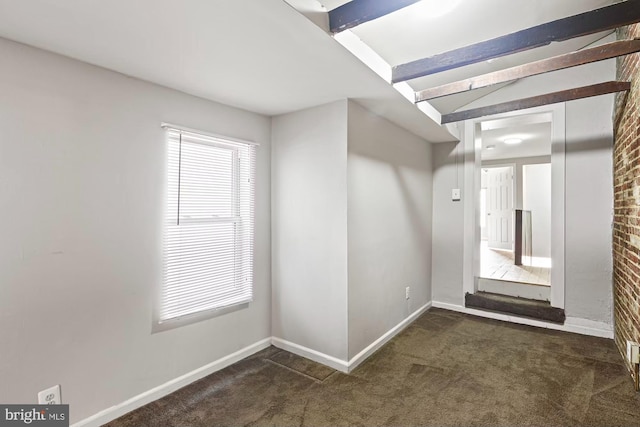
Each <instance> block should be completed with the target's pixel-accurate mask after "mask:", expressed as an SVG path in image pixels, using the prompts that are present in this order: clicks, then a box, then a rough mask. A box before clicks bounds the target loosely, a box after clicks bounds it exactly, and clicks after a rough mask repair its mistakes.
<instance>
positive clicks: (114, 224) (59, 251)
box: [0, 39, 271, 423]
mask: <svg viewBox="0 0 640 427" xmlns="http://www.w3.org/2000/svg"><path fill="white" fill-rule="evenodd" d="M0 56H2V67H0V93H1V94H2V102H0V210H1V212H2V221H0V236H2V238H1V239H0V342H1V343H2V346H1V350H0V378H1V380H0V402H3V403H25V402H36V401H37V396H36V394H37V392H38V391H40V390H43V389H45V388H47V387H49V386H52V385H54V384H61V385H62V398H63V401H64V402H65V403H69V404H70V405H71V422H72V423H73V422H76V421H78V420H81V419H84V418H86V417H88V416H90V415H92V414H94V413H96V412H98V411H100V410H103V409H105V408H107V407H109V406H112V405H115V404H118V403H121V402H123V401H125V400H127V399H129V398H131V397H133V396H135V395H138V394H139V393H142V392H145V391H147V390H149V389H151V388H153V387H156V386H158V385H160V384H163V383H164V382H166V381H168V380H171V379H174V378H176V377H178V376H180V375H183V374H185V373H187V372H190V371H192V370H194V369H196V368H199V367H202V366H203V365H206V364H208V363H210V362H212V361H214V360H217V359H219V358H221V357H223V356H226V355H228V354H230V353H233V352H235V351H237V350H239V349H241V348H244V347H246V346H248V345H251V344H253V343H256V342H257V341H259V340H262V339H264V338H267V337H269V336H270V335H271V327H270V320H271V312H270V307H271V301H270V294H271V289H270V277H271V273H270V265H271V263H270V166H269V165H270V162H269V159H270V142H269V141H270V119H269V118H266V117H263V116H259V115H256V114H252V113H248V112H245V111H240V110H237V109H234V108H230V107H227V106H223V105H220V104H216V103H213V102H208V101H205V100H203V99H200V98H196V97H192V96H188V95H185V94H182V93H179V92H176V91H173V90H169V89H166V88H162V87H159V86H156V85H153V84H149V83H145V82H142V81H139V80H136V79H132V78H128V77H125V76H123V75H121V74H117V73H113V72H110V71H106V70H104V69H100V68H97V67H93V66H90V65H87V64H84V63H80V62H76V61H73V60H70V59H67V58H64V57H61V56H57V55H54V54H51V53H46V52H44V51H40V50H37V49H33V48H30V47H26V46H24V45H20V44H16V43H13V42H9V41H7V40H4V39H0ZM163 121H167V122H172V123H177V124H181V125H184V126H189V127H193V128H198V129H202V130H206V131H210V132H214V133H217V134H221V135H228V136H232V137H237V138H242V139H248V140H253V141H256V142H259V143H260V144H261V145H260V148H259V149H258V184H257V185H258V188H257V203H256V209H257V213H256V264H255V268H256V270H255V273H256V274H255V277H256V283H255V299H254V301H253V302H252V303H251V304H250V305H249V308H248V309H244V310H239V311H236V312H233V313H231V314H228V315H225V316H222V317H217V318H213V319H210V320H206V321H202V322H199V323H197V324H193V325H190V326H185V327H181V328H178V329H173V330H170V331H166V332H161V333H156V334H151V325H152V303H153V295H154V292H155V290H156V288H157V286H159V285H160V283H161V280H162V259H161V254H162V252H161V233H162V211H163V193H164V183H165V176H164V168H165V144H164V132H163V130H162V129H161V128H160V123H161V122H163Z"/></svg>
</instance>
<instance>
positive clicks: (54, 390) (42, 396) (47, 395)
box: [38, 384, 62, 405]
mask: <svg viewBox="0 0 640 427" xmlns="http://www.w3.org/2000/svg"><path fill="white" fill-rule="evenodd" d="M61 403H62V400H60V384H58V385H54V386H53V387H51V388H48V389H46V390H42V391H41V392H40V393H38V405H60V404H61Z"/></svg>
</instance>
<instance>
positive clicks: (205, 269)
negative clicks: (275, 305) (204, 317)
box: [157, 125, 256, 323]
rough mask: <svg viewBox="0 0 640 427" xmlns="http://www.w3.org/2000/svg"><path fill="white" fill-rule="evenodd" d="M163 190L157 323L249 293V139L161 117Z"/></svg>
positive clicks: (244, 298)
mask: <svg viewBox="0 0 640 427" xmlns="http://www.w3.org/2000/svg"><path fill="white" fill-rule="evenodd" d="M163 127H165V129H166V130H167V136H168V187H167V189H168V192H167V199H166V223H165V234H164V271H163V285H162V292H161V296H160V308H159V313H158V317H159V318H158V319H157V320H158V321H159V323H162V322H166V321H168V320H172V319H178V318H183V317H185V316H191V315H194V314H196V313H202V312H209V311H211V310H220V309H223V308H227V307H231V306H234V305H238V304H243V303H247V302H249V301H251V300H252V296H253V246H254V228H255V227H254V223H255V220H254V216H255V214H254V204H255V202H254V200H255V164H256V145H255V144H252V143H248V142H240V141H235V140H230V139H226V138H220V137H214V136H210V135H206V134H200V133H197V132H193V131H186V130H183V129H177V128H174V127H171V126H168V125H163Z"/></svg>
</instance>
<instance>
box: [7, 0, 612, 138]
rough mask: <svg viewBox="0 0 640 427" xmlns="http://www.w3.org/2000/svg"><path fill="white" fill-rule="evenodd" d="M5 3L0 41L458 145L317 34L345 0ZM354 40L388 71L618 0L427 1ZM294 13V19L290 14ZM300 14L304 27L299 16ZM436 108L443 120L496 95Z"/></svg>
mask: <svg viewBox="0 0 640 427" xmlns="http://www.w3.org/2000/svg"><path fill="white" fill-rule="evenodd" d="M321 1H322V3H324V4H325V5H326V8H323V7H322V6H321V4H320V3H319V2H318V1H317V0H286V1H285V0H183V1H180V2H176V1H175V0H135V1H131V0H109V1H100V0H21V1H16V0H0V37H5V38H7V39H11V40H15V41H18V42H21V43H25V44H29V45H32V46H36V47H39V48H42V49H46V50H49V51H52V52H56V53H59V54H62V55H65V56H69V57H71V58H75V59H79V60H81V61H85V62H88V63H91V64H95V65H98V66H101V67H105V68H108V69H112V70H115V71H118V72H121V73H123V74H126V75H129V76H133V77H137V78H140V79H143V80H147V81H150V82H153V83H157V84H161V85H164V86H167V87H171V88H174V89H177V90H181V91H183V92H186V93H190V94H193V95H196V96H200V97H202V98H206V99H210V100H214V101H218V102H222V103H225V104H228V105H232V106H236V107H239V108H243V109H247V110H250V111H255V112H258V113H262V114H266V115H277V114H282V113H287V112H291V111H296V110H299V109H302V108H307V107H312V106H316V105H320V104H324V103H327V102H331V101H334V100H338V99H344V98H351V99H356V100H357V101H359V102H360V103H362V104H363V105H365V107H367V108H369V109H371V110H372V111H374V112H376V113H377V114H380V115H382V116H383V117H386V118H387V119H389V120H391V121H393V122H395V123H397V124H398V125H400V126H402V127H404V128H406V129H408V130H410V131H411V132H413V133H415V134H417V135H420V136H422V137H423V138H425V139H427V140H429V141H431V142H442V141H451V140H454V139H455V138H454V137H453V136H452V135H451V134H450V133H449V132H448V131H447V130H446V129H445V128H444V127H441V126H439V125H438V124H437V123H436V122H434V121H433V120H432V119H430V118H429V117H427V116H426V115H425V114H423V113H422V112H421V111H420V110H418V109H417V108H416V107H415V106H414V105H413V104H412V103H411V102H409V101H407V99H405V97H403V96H402V95H400V94H399V93H398V92H397V91H396V90H394V89H393V88H392V86H390V85H389V84H388V83H386V82H385V81H384V80H383V79H382V78H380V77H378V75H377V74H375V73H374V72H372V71H371V70H370V69H369V68H368V67H367V66H365V65H364V64H362V63H361V62H360V61H359V60H357V59H356V58H355V57H354V56H353V55H351V54H350V53H349V52H347V51H346V50H345V49H344V48H343V47H342V46H341V45H340V44H339V43H337V42H336V41H335V40H334V39H333V38H332V37H331V36H329V34H327V33H326V32H325V31H324V30H323V29H322V27H323V23H326V20H327V13H326V11H327V10H328V9H333V8H335V7H337V6H339V5H340V4H343V3H346V1H344V0H321ZM425 1H426V3H425V4H424V5H422V4H417V5H413V6H409V7H407V8H405V9H403V10H400V11H398V12H395V13H393V14H390V15H388V16H385V17H383V18H380V19H378V20H375V21H372V22H368V23H365V24H363V25H361V26H359V27H357V28H355V29H353V32H354V33H355V34H356V35H357V36H358V37H360V39H362V41H364V42H365V43H366V44H367V45H369V46H370V47H372V48H373V49H374V50H375V51H376V52H377V53H378V54H379V55H380V56H381V57H382V58H383V59H385V60H386V61H387V62H388V63H390V64H391V65H396V64H399V63H402V62H406V61H409V60H413V59H419V58H421V57H425V56H429V55H432V54H434V53H439V52H443V51H446V50H449V49H452V48H455V47H460V46H463V45H467V44H470V43H475V42H478V41H482V40H483V39H487V38H491V37H495V36H499V35H503V34H506V33H508V32H511V31H516V30H518V29H522V28H526V27H528V26H531V25H536V24H540V23H543V22H546V21H549V20H553V19H558V18H562V17H565V16H568V15H572V14H576V13H580V12H584V11H587V10H590V9H594V8H597V7H601V6H603V5H605V4H609V3H613V2H615V1H614V0H562V1H558V0H536V1H530V0H483V1H481V2H480V1H477V0H447V1H448V3H447V4H448V5H450V6H451V5H454V6H455V8H454V9H453V10H452V11H451V12H450V13H448V14H445V15H443V16H439V17H437V18H433V17H429V16H428V14H427V15H425V14H424V13H423V12H424V11H420V9H421V8H422V9H424V7H425V5H426V7H428V6H429V4H428V2H431V1H434V2H439V3H440V4H443V2H444V1H445V0H425ZM288 3H291V4H292V5H293V6H295V7H296V8H297V9H298V10H296V9H294V8H293V7H291V6H290V5H289V4H288ZM302 9H305V10H304V11H305V13H306V16H307V17H311V18H312V20H313V21H314V22H315V23H317V24H319V25H314V24H313V23H312V21H310V20H308V19H307V17H305V16H303V15H302V14H301V13H299V11H300V10H302ZM599 37H600V35H594V36H589V37H586V38H584V37H583V38H580V39H576V40H572V41H568V42H563V43H554V44H552V45H551V46H548V47H546V48H541V49H536V50H533V51H528V52H524V53H521V54H518V55H513V56H510V57H508V58H502V59H497V60H495V61H492V62H490V63H489V62H485V63H482V64H477V65H474V66H470V67H465V68H462V69H459V70H453V71H449V72H446V73H440V74H437V75H435V76H430V77H425V78H421V79H416V80H414V81H411V82H410V84H411V86H412V87H413V89H421V88H424V87H427V86H431V85H436V84H441V83H445V82H449V81H453V80H457V79H460V78H465V77H470V76H471V75H475V74H478V73H484V72H488V71H493V70H495V69H498V68H502V67H505V66H511V65H516V64H519V63H523V62H529V61H531V60H534V59H539V58H541V57H545V56H548V55H552V54H558V53H563V52H568V51H571V50H575V49H577V48H581V47H583V46H585V45H587V44H589V43H590V42H592V41H594V40H596V39H598V38H599ZM495 89H496V88H495V87H494V88H490V89H485V90H479V91H473V92H469V93H466V94H462V95H456V96H452V97H447V98H443V99H441V100H436V101H434V102H433V105H435V106H436V107H437V108H438V109H439V110H440V112H450V111H451V110H453V109H455V108H458V107H460V106H463V105H466V104H468V103H469V102H471V101H472V100H474V99H477V98H478V97H481V96H483V95H484V94H486V93H488V92H490V91H492V90H495Z"/></svg>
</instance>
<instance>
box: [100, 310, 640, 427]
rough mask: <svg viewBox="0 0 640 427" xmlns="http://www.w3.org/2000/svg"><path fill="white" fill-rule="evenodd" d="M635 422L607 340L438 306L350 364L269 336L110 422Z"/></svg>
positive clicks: (624, 378) (638, 403) (122, 426)
mask: <svg viewBox="0 0 640 427" xmlns="http://www.w3.org/2000/svg"><path fill="white" fill-rule="evenodd" d="M237 425H249V426H303V425H304V426H639V425H640V394H637V393H635V392H634V391H633V384H632V381H631V378H630V376H629V375H628V373H627V371H626V370H625V368H624V367H623V365H622V360H621V357H620V355H619V353H618V352H617V350H616V348H615V346H614V343H613V341H612V340H607V339H601V338H593V337H586V336H581V335H575V334H568V333H563V332H556V331H549V330H544V329H538V328H532V327H528V326H520V325H514V324H510V323H504V322H499V321H494V320H489V319H482V318H478V317H473V316H467V315H463V314H459V313H454V312H450V311H445V310H438V309H431V310H430V311H429V312H427V313H426V314H424V315H423V316H422V317H420V318H419V319H418V320H417V321H416V322H414V323H413V324H412V325H411V326H409V327H408V328H407V329H406V330H405V331H404V332H403V333H401V334H400V335H399V336H397V337H396V338H394V339H393V340H392V341H391V342H389V343H388V344H387V345H386V346H385V347H383V348H382V349H380V351H378V352H377V353H376V354H374V355H373V356H372V357H370V358H369V359H368V360H367V361H365V362H364V363H363V364H362V365H360V366H359V367H358V368H357V369H355V370H354V371H353V372H352V373H351V374H349V375H345V374H342V373H339V372H336V371H334V370H332V369H330V368H327V367H325V366H322V365H319V364H317V363H314V362H311V361H309V360H306V359H303V358H301V357H298V356H295V355H292V354H290V353H288V352H285V351H282V350H279V349H277V348H274V347H270V348H268V349H266V350H264V351H261V352H260V353H258V354H256V355H254V356H252V357H249V358H247V359H245V360H242V361H241V362H238V363H236V364H235V365H233V366H230V367H228V368H226V369H224V370H222V371H220V372H217V373H215V374H212V375H210V376H208V377H206V378H204V379H202V380H200V381H198V382H196V383H194V384H191V385H189V386H187V387H185V388H183V389H181V390H178V391H177V392H175V393H173V394H171V395H169V396H167V397H165V398H163V399H160V400H158V401H156V402H153V403H151V404H149V405H147V406H144V407H142V408H140V409H138V410H136V411H134V412H132V413H129V414H127V415H125V416H124V417H122V418H120V419H118V420H116V421H113V422H111V423H109V424H108V426H109V427H145V426H153V427H178V426H180V427H204V426H207V427H210V426H237Z"/></svg>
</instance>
